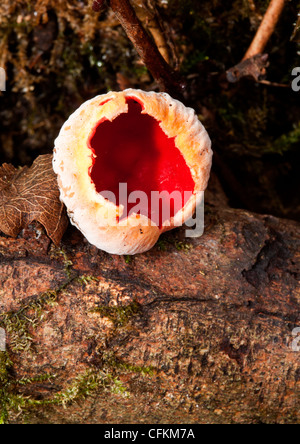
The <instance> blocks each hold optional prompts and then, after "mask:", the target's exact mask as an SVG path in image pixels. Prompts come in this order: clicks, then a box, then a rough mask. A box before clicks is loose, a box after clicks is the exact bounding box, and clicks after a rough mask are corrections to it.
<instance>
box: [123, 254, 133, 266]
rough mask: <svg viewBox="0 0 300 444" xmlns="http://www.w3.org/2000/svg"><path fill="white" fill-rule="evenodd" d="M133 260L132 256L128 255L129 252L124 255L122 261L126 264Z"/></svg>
mask: <svg viewBox="0 0 300 444" xmlns="http://www.w3.org/2000/svg"><path fill="white" fill-rule="evenodd" d="M133 260H134V258H133V256H130V255H129V254H127V255H126V256H124V261H125V263H126V264H131V263H132V262H133Z"/></svg>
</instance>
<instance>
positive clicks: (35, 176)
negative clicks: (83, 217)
mask: <svg viewBox="0 0 300 444" xmlns="http://www.w3.org/2000/svg"><path fill="white" fill-rule="evenodd" d="M33 221H37V222H40V223H41V224H42V225H43V226H44V227H45V229H46V231H47V234H48V236H49V237H50V239H51V240H52V241H53V242H54V243H55V244H56V245H58V244H59V243H60V241H61V239H62V236H63V234H64V232H65V230H66V228H67V226H68V218H67V215H66V211H65V207H64V205H63V204H62V203H61V201H60V200H59V189H58V185H57V179H56V175H55V173H54V171H53V169H52V155H48V154H47V155H43V156H39V157H38V158H37V159H36V160H35V161H34V162H33V165H32V166H31V167H30V168H28V167H23V168H20V169H17V168H15V167H14V166H12V165H8V164H4V165H2V167H0V231H2V232H3V233H5V234H6V235H8V236H12V237H16V236H17V235H18V234H19V232H20V231H21V230H22V229H23V228H24V227H26V226H27V225H28V224H30V223H31V222H33Z"/></svg>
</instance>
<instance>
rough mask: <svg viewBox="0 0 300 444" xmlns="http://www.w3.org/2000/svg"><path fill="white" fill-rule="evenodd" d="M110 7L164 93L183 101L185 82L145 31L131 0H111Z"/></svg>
mask: <svg viewBox="0 0 300 444" xmlns="http://www.w3.org/2000/svg"><path fill="white" fill-rule="evenodd" d="M109 5H110V7H111V9H112V10H113V12H114V13H115V15H116V17H117V18H118V20H119V21H120V23H121V25H122V27H123V28H124V30H125V32H126V34H127V36H128V38H129V39H130V40H131V42H132V43H133V45H134V47H135V49H136V51H137V52H138V54H139V56H140V57H141V59H142V61H143V63H144V64H145V65H146V66H147V68H148V69H149V71H150V72H151V74H152V75H153V77H154V79H155V80H156V82H157V83H158V84H159V87H160V89H161V90H162V91H166V92H169V93H170V94H172V95H173V97H175V98H178V99H180V100H183V97H182V96H183V91H184V88H185V83H184V81H183V80H182V79H181V78H180V76H179V74H178V73H177V72H176V71H174V70H173V69H172V68H171V67H170V65H168V63H167V62H166V61H165V60H164V58H163V57H162V55H161V54H160V52H159V50H158V48H157V46H156V44H155V42H154V40H153V39H152V38H151V36H150V35H149V34H148V33H147V32H146V31H145V29H144V27H143V25H142V23H141V21H140V20H139V19H138V17H137V15H136V12H135V10H134V8H133V6H132V5H131V3H130V1H129V0H109Z"/></svg>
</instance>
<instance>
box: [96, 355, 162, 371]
mask: <svg viewBox="0 0 300 444" xmlns="http://www.w3.org/2000/svg"><path fill="white" fill-rule="evenodd" d="M103 362H104V363H105V365H106V366H108V367H109V368H112V369H118V370H121V371H122V372H130V373H138V374H141V375H143V376H146V375H147V376H153V375H154V374H155V373H157V370H156V369H155V368H154V367H152V366H148V367H147V366H139V365H134V364H130V363H128V362H124V361H122V360H120V359H118V358H117V357H116V356H115V355H114V354H113V353H106V354H104V355H103Z"/></svg>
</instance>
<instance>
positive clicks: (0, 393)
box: [0, 352, 54, 424]
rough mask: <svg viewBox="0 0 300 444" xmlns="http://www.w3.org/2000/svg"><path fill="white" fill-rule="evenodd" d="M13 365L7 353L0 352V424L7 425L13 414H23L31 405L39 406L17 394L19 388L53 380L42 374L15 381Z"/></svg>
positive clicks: (50, 376) (34, 401)
mask: <svg viewBox="0 0 300 444" xmlns="http://www.w3.org/2000/svg"><path fill="white" fill-rule="evenodd" d="M12 370H13V363H12V361H11V359H10V357H9V354H8V353H7V352H0V407H1V410H0V424H7V423H9V421H10V417H11V415H13V413H18V414H19V415H20V414H23V413H24V410H25V409H27V408H28V407H30V406H32V405H37V404H40V401H37V400H33V399H31V398H30V397H28V396H23V395H22V394H20V393H18V388H19V387H20V386H26V385H28V384H33V383H36V382H44V381H49V380H50V379H53V378H54V376H53V375H49V374H43V375H40V376H37V377H34V378H22V379H16V378H15V377H14V376H13V371H12Z"/></svg>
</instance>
